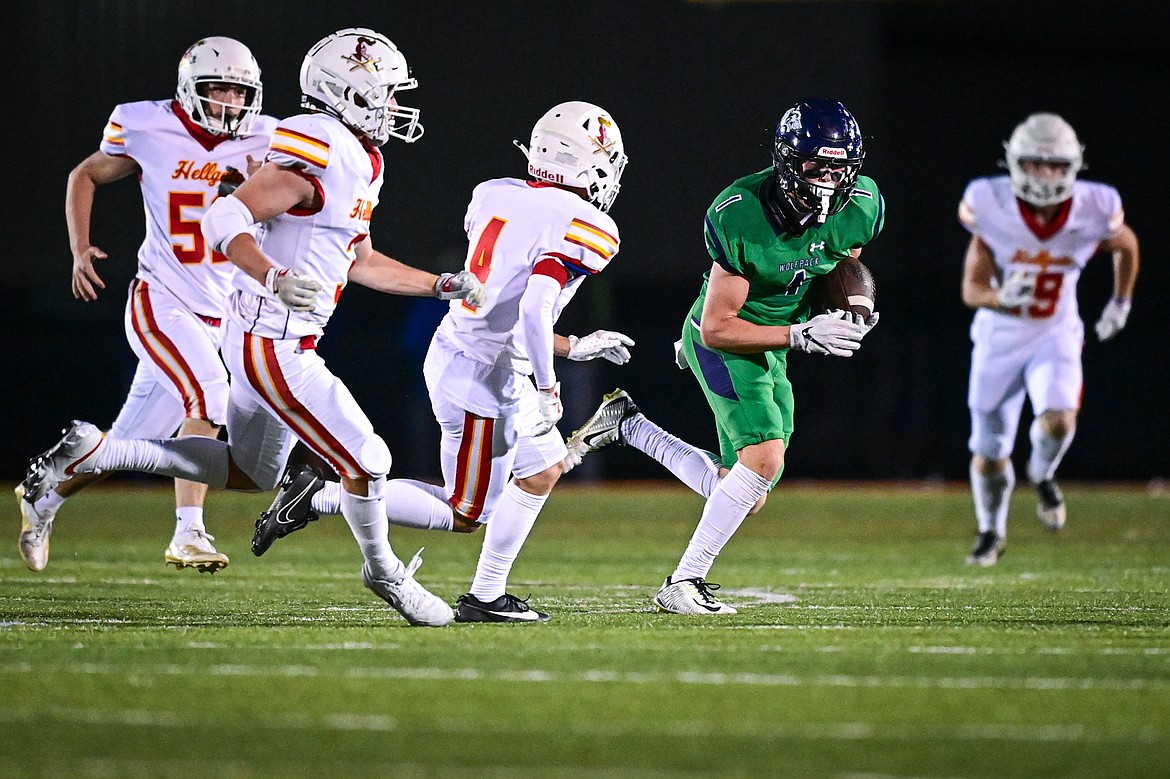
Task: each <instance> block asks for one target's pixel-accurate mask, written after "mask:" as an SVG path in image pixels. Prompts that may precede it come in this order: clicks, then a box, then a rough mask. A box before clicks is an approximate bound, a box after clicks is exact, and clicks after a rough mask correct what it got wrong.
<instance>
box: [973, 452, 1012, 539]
mask: <svg viewBox="0 0 1170 779" xmlns="http://www.w3.org/2000/svg"><path fill="white" fill-rule="evenodd" d="M970 472H971V497H972V499H973V500H974V501H975V521H976V522H978V523H979V532H980V533H986V532H987V531H988V530H994V531H995V534H996V535H997V536H999V537H1000V538H1007V518H1008V507H1009V506H1010V505H1011V497H1012V489H1013V488H1014V487H1015V486H1016V469H1015V467H1014V466H1012V464H1011V461H1008V464H1007V467H1006V468H1005V469H1004V470H1003V472H1002V473H996V474H992V475H991V476H984V475H983V474H982V473H980V472H979V471H978V469H976V467H975V464H974V463H972V464H971V469H970Z"/></svg>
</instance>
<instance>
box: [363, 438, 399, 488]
mask: <svg viewBox="0 0 1170 779" xmlns="http://www.w3.org/2000/svg"><path fill="white" fill-rule="evenodd" d="M358 459H359V461H360V462H359V463H358V464H359V465H361V467H362V469H363V470H364V471H365V472H366V473H368V474H369V475H370V476H371V478H374V479H377V478H380V477H382V476H385V475H386V474H388V473H390V463H391V460H392V458H391V457H390V447H388V446H386V442H385V441H383V440H382V437H381V436H378V435H371V436H370V437H369V438H367V439H366V440H365V443H363V444H362V450H361V452H359V453H358Z"/></svg>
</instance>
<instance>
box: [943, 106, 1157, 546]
mask: <svg viewBox="0 0 1170 779" xmlns="http://www.w3.org/2000/svg"><path fill="white" fill-rule="evenodd" d="M1004 149H1005V151H1006V163H1007V168H1008V175H1006V176H992V177H987V178H977V179H975V180H973V181H971V182H970V183H969V184H968V185H967V190H966V192H965V193H964V194H963V200H962V203H961V204H960V206H959V220H960V221H961V222H962V224H963V226H964V227H966V228H967V230H969V231H970V232H971V241H970V243H969V244H968V245H967V254H966V259H965V261H964V265H963V284H962V297H963V303H964V304H965V305H967V306H968V307H969V308H973V309H975V317H974V320H973V322H972V324H971V340H972V342H973V343H974V348H973V350H972V352H971V380H970V386H969V390H968V393H967V404H968V406H969V408H970V410H971V438H970V440H969V441H968V446H969V448H970V450H971V455H972V456H971V491H972V496H973V498H974V503H975V516H976V519H977V521H978V525H979V535H978V537H977V538H976V542H975V547H974V549H972V551H971V554H970V555H969V556H968V558H967V562H968V563H971V564H973V565H982V566H990V565H994V564H995V563H996V561H997V560H998V559H999V556H1000V555H1001V554H1003V550H1004V542H1005V539H1006V537H1007V516H1008V502H1009V498H1010V497H1011V492H1012V488H1013V487H1014V486H1015V483H1016V476H1015V470H1014V468H1013V467H1012V462H1011V454H1012V445H1013V444H1014V442H1015V439H1016V430H1017V427H1018V425H1019V421H1020V414H1021V411H1022V409H1023V405H1024V397H1025V395H1026V396H1027V397H1028V398H1029V399H1030V400H1031V403H1032V411H1033V413H1034V420H1033V422H1032V426H1031V429H1030V431H1029V438H1030V440H1031V443H1032V447H1031V454H1030V457H1029V459H1028V469H1027V475H1028V479H1029V481H1031V482H1032V484H1033V485H1034V486H1035V488H1036V495H1037V498H1038V505H1037V509H1036V513H1037V516H1038V517H1039V519H1040V521H1041V522H1043V523H1044V525H1045V527H1047V528H1049V529H1051V530H1054V531H1055V530H1060V529H1061V528H1062V527H1064V522H1065V504H1064V496H1063V494H1062V493H1061V490H1060V487H1059V486H1058V485H1057V483H1056V481H1055V475H1056V469H1057V466H1058V465H1060V461H1061V458H1062V457H1064V454H1065V452H1066V451H1067V450H1068V447H1069V444H1071V443H1072V439H1073V433H1074V432H1075V431H1076V423H1077V411H1078V409H1079V408H1080V403H1081V391H1082V372H1081V349H1082V347H1083V344H1084V324H1083V323H1082V322H1081V318H1080V314H1079V313H1078V311H1077V293H1076V285H1077V279H1078V278H1079V277H1080V275H1081V269H1082V268H1084V267H1085V265H1086V264H1087V263H1088V262H1089V260H1090V259H1092V258H1093V257H1094V256H1095V255H1096V254H1097V253H1098V252H1099V251H1106V252H1110V253H1112V255H1113V296H1112V298H1110V300H1109V302H1108V303H1107V304H1106V305H1105V308H1104V310H1103V311H1102V313H1101V317H1100V319H1098V321H1097V324H1096V331H1097V337H1098V339H1099V340H1101V341H1106V340H1108V339H1110V338H1112V337H1113V336H1115V335H1117V333H1118V332H1119V331H1120V330H1121V329H1122V328H1123V327H1125V322H1126V319H1127V317H1128V316H1129V309H1130V304H1131V301H1132V299H1133V290H1134V282H1135V280H1136V279H1137V274H1138V262H1139V260H1138V242H1137V238H1136V236H1135V235H1134V232H1133V230H1132V229H1130V227H1129V226H1128V225H1127V224H1126V223H1125V213H1124V211H1123V210H1122V207H1121V197H1120V196H1119V195H1118V193H1117V190H1116V189H1114V188H1113V187H1111V186H1108V185H1106V184H1101V183H1098V182H1094V181H1085V180H1079V179H1078V178H1077V173H1078V172H1079V171H1080V170H1081V168H1082V166H1083V159H1082V153H1083V147H1082V146H1081V143H1080V141H1079V140H1078V139H1077V135H1076V133H1075V132H1074V131H1073V128H1072V127H1071V126H1070V125H1069V124H1068V122H1066V121H1065V120H1064V119H1062V118H1061V117H1059V116H1057V115H1056V114H1051V113H1037V114H1032V115H1031V116H1029V117H1028V118H1027V119H1025V120H1024V121H1023V122H1022V123H1021V124H1020V125H1019V126H1018V127H1016V128H1015V131H1014V132H1013V133H1012V135H1011V138H1010V140H1008V141H1007V143H1005V144H1004Z"/></svg>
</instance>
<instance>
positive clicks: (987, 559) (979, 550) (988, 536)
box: [967, 530, 1004, 568]
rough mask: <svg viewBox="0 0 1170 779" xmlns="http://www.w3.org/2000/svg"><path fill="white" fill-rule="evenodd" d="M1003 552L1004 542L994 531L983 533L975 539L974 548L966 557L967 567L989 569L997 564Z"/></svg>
mask: <svg viewBox="0 0 1170 779" xmlns="http://www.w3.org/2000/svg"><path fill="white" fill-rule="evenodd" d="M1003 550H1004V540H1003V539H1002V538H1000V537H999V536H998V535H996V534H995V531H994V530H987V531H984V532H982V533H980V534H979V535H978V536H976V537H975V548H974V549H972V550H971V554H969V555H967V565H979V566H982V567H984V568H990V567H991V566H993V565H995V564H996V563H997V562H999V558H1000V555H1002V554H1003Z"/></svg>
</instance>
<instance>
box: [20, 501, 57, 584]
mask: <svg viewBox="0 0 1170 779" xmlns="http://www.w3.org/2000/svg"><path fill="white" fill-rule="evenodd" d="M16 505H18V506H20V556H21V557H23V558H24V564H25V565H27V566H28V569H29V570H30V571H43V570H45V566H46V565H48V564H49V536H51V535H52V534H53V517H55V516H56V512H53V513H52V514H48V513H41V512H39V511H37V509H36V506H34V505H33V504H32V503H30V502H29V501H27V500H25V499H24V485H23V484H21V485H18V486H17V487H16Z"/></svg>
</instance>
